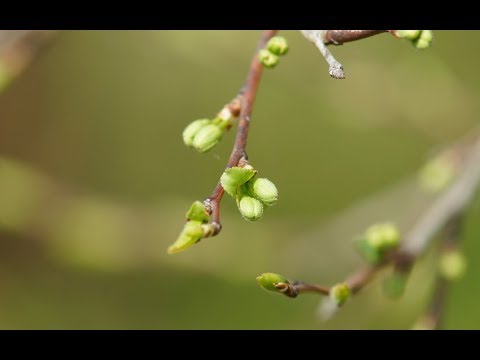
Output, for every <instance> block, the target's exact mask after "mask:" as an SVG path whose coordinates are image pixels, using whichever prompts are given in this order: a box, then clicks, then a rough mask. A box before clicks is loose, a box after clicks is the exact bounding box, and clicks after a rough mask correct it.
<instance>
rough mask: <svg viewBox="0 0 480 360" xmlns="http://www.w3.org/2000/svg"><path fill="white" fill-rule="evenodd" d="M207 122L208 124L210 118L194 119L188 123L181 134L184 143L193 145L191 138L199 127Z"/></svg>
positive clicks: (189, 145)
mask: <svg viewBox="0 0 480 360" xmlns="http://www.w3.org/2000/svg"><path fill="white" fill-rule="evenodd" d="M208 124H210V120H208V119H200V120H195V121H194V122H192V123H190V124H189V125H188V126H187V127H186V128H185V130H183V134H182V136H183V142H184V143H185V145H187V146H188V147H193V138H194V137H195V135H196V134H197V133H198V132H199V131H200V129H202V128H203V127H205V126H206V125H208Z"/></svg>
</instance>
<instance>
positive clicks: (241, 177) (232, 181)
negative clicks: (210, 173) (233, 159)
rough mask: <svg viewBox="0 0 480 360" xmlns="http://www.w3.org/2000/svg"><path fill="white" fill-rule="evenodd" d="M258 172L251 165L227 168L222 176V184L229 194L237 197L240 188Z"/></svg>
mask: <svg viewBox="0 0 480 360" xmlns="http://www.w3.org/2000/svg"><path fill="white" fill-rule="evenodd" d="M256 173H257V171H256V170H255V169H253V168H252V167H251V166H246V167H239V166H234V167H231V168H230V169H227V170H225V172H224V173H223V174H222V176H221V177H220V184H221V185H222V187H223V189H224V190H225V191H226V192H227V194H228V195H230V196H232V197H235V196H236V195H237V192H238V188H239V187H240V186H242V185H243V184H245V183H246V182H247V181H248V180H250V179H251V178H252V177H254V176H255V174H256Z"/></svg>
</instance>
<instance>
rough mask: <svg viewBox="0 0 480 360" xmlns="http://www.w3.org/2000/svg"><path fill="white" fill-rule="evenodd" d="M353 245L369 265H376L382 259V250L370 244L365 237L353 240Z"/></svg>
mask: <svg viewBox="0 0 480 360" xmlns="http://www.w3.org/2000/svg"><path fill="white" fill-rule="evenodd" d="M355 247H356V248H357V250H358V252H359V253H360V254H361V255H362V256H363V258H364V259H365V260H366V261H367V262H368V263H369V264H371V265H377V264H378V263H380V261H382V259H383V251H382V250H381V249H380V248H378V247H376V246H372V244H371V243H370V242H369V241H368V240H367V238H365V237H360V238H358V239H357V240H355Z"/></svg>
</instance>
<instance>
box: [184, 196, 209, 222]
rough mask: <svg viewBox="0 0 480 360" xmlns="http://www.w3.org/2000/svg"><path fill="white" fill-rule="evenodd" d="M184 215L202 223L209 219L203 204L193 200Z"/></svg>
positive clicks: (188, 218)
mask: <svg viewBox="0 0 480 360" xmlns="http://www.w3.org/2000/svg"><path fill="white" fill-rule="evenodd" d="M186 217H187V220H195V221H200V222H202V223H206V222H208V221H209V220H210V215H209V214H208V212H207V209H206V208H205V205H203V204H202V203H201V202H200V201H195V202H194V203H193V204H192V206H190V209H188V211H187V215H186Z"/></svg>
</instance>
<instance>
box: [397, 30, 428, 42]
mask: <svg viewBox="0 0 480 360" xmlns="http://www.w3.org/2000/svg"><path fill="white" fill-rule="evenodd" d="M421 33H422V30H397V31H396V34H397V36H398V37H399V38H402V39H407V40H415V39H417V38H418V37H419V36H420V34H421Z"/></svg>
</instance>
